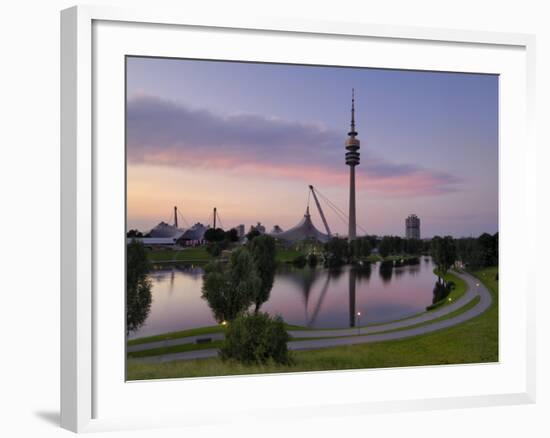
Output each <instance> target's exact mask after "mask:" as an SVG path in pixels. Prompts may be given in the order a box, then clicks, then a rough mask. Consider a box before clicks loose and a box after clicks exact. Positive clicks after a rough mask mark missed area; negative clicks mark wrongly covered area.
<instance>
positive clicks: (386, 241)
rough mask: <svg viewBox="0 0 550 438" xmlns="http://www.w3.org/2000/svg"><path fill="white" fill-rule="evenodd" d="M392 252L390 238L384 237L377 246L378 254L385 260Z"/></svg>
mask: <svg viewBox="0 0 550 438" xmlns="http://www.w3.org/2000/svg"><path fill="white" fill-rule="evenodd" d="M391 250H392V241H391V237H389V236H384V237H383V238H382V240H381V241H380V243H379V244H378V253H379V254H380V255H381V256H382V257H383V258H386V257H387V256H389V255H390V252H391Z"/></svg>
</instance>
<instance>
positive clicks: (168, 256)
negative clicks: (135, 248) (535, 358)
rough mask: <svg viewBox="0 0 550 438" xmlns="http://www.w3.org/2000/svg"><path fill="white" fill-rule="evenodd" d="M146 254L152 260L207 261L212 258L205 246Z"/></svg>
mask: <svg viewBox="0 0 550 438" xmlns="http://www.w3.org/2000/svg"><path fill="white" fill-rule="evenodd" d="M148 256H149V260H151V261H152V262H207V261H209V260H211V259H212V256H211V255H210V254H208V252H207V251H206V247H205V246H199V247H196V248H185V249H181V250H169V249H163V250H159V251H149V252H148Z"/></svg>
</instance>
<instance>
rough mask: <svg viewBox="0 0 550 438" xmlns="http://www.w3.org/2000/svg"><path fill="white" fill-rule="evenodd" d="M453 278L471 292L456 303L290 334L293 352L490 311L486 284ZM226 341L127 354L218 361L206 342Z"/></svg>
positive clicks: (392, 335)
mask: <svg viewBox="0 0 550 438" xmlns="http://www.w3.org/2000/svg"><path fill="white" fill-rule="evenodd" d="M453 274H454V275H456V276H457V277H458V278H460V279H461V280H463V281H464V282H465V283H466V288H467V290H466V292H465V293H464V294H463V295H462V296H461V297H460V298H459V299H457V300H456V301H454V302H450V303H449V304H446V305H444V306H441V307H439V308H438V309H436V310H433V311H429V312H424V313H421V314H419V315H417V316H413V317H410V318H407V319H403V320H400V321H395V322H389V323H386V324H379V325H373V326H367V327H362V328H350V329H334V330H289V332H288V333H289V334H290V336H291V337H292V339H293V340H291V341H289V342H288V348H289V349H290V350H312V349H321V348H326V347H335V346H342V345H355V344H364V343H371V342H382V341H390V340H396V339H403V338H408V337H412V336H419V335H423V334H427V333H432V332H434V331H437V330H441V329H444V328H447V327H452V326H454V325H457V324H460V323H462V322H465V321H467V320H469V319H472V318H474V317H476V316H478V315H480V314H481V313H483V312H484V311H485V310H487V309H488V308H489V307H490V305H491V301H492V298H491V294H490V292H489V291H488V290H487V288H486V287H485V286H484V285H483V283H482V282H480V281H479V280H478V279H477V278H475V277H474V276H472V275H470V274H467V273H463V272H453ZM474 300H475V301H474ZM462 308H464V309H465V310H464V311H463V312H461V311H460V310H461V309H462ZM223 339H224V335H223V333H212V334H208V335H198V336H189V337H185V338H177V339H170V340H164V341H158V342H151V343H142V344H135V345H129V346H128V347H127V353H129V356H130V357H134V358H135V360H140V361H144V362H169V361H174V360H190V359H201V358H207V357H215V356H217V355H218V349H217V348H207V345H208V344H207V343H205V344H202V342H203V341H205V340H208V341H209V342H214V343H218V342H219V341H222V340H223ZM190 344H197V345H201V344H202V345H201V348H200V349H196V348H195V347H196V346H197V345H194V346H193V350H191V351H177V352H172V351H174V350H178V349H179V350H186V348H185V346H186V345H188V346H189V347H191V345H190ZM140 352H141V353H140Z"/></svg>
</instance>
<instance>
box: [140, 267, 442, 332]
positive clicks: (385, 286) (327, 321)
mask: <svg viewBox="0 0 550 438" xmlns="http://www.w3.org/2000/svg"><path fill="white" fill-rule="evenodd" d="M420 260H421V261H420V264H419V265H416V266H405V267H402V268H394V269H393V270H391V271H390V272H389V273H388V272H381V271H380V263H377V264H373V265H372V266H371V269H370V270H369V269H365V268H353V267H350V266H344V267H343V268H342V269H340V270H336V271H334V270H328V269H325V268H308V267H306V268H303V269H298V268H294V267H284V268H281V269H280V270H279V271H278V273H277V275H276V277H275V282H274V285H273V289H272V290H271V295H270V298H269V300H268V301H267V302H266V303H264V304H263V306H262V310H265V311H267V312H269V313H270V314H280V315H281V316H282V317H283V318H284V319H285V321H286V322H287V323H289V324H296V325H301V326H308V327H313V328H346V327H353V326H355V325H356V324H357V322H358V321H357V317H356V316H355V315H356V314H357V312H361V317H360V320H359V323H360V324H361V325H365V324H372V323H380V322H385V321H391V320H395V319H399V318H403V317H407V316H410V315H414V314H415V313H418V312H422V311H423V310H424V309H425V308H426V306H428V305H429V304H431V302H432V291H433V287H434V283H435V280H436V277H435V275H434V274H433V272H432V271H433V264H432V262H431V260H428V261H427V260H426V259H425V258H421V259H420ZM202 274H203V270H202V268H200V267H184V266H177V267H176V266H174V267H167V268H163V269H158V270H154V271H153V272H152V273H151V274H150V277H151V280H152V284H153V289H152V294H153V303H152V305H151V311H150V313H149V316H148V317H147V320H146V321H145V324H144V325H143V326H142V327H141V328H140V329H139V330H137V331H136V332H134V333H132V334H131V335H130V338H136V337H142V336H151V335H156V334H160V333H165V332H170V331H175V330H184V329H189V328H194V327H202V326H208V325H215V324H216V321H215V320H214V318H213V317H212V312H211V311H210V308H209V307H208V304H207V303H206V301H205V300H203V299H202V298H201V286H202Z"/></svg>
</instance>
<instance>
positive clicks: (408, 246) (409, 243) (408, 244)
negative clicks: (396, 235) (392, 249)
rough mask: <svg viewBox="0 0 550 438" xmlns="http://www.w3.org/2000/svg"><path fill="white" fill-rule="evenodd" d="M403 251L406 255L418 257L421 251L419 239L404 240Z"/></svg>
mask: <svg viewBox="0 0 550 438" xmlns="http://www.w3.org/2000/svg"><path fill="white" fill-rule="evenodd" d="M403 250H404V252H406V253H407V254H412V255H418V254H420V252H421V251H422V241H421V240H419V239H405V240H404V241H403Z"/></svg>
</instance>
